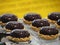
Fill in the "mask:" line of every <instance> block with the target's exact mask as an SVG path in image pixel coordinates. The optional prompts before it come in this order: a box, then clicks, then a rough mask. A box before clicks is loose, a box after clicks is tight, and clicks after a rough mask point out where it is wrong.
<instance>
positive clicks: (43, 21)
mask: <svg viewBox="0 0 60 45" xmlns="http://www.w3.org/2000/svg"><path fill="white" fill-rule="evenodd" d="M32 26H35V27H43V26H50V23H49V22H48V20H46V19H36V20H34V21H33V22H32Z"/></svg>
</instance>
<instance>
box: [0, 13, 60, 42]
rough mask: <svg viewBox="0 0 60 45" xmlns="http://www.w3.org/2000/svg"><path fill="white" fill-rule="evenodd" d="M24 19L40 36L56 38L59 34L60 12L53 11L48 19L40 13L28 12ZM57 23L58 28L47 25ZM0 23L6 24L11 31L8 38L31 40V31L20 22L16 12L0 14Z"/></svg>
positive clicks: (17, 40)
mask: <svg viewBox="0 0 60 45" xmlns="http://www.w3.org/2000/svg"><path fill="white" fill-rule="evenodd" d="M23 21H24V23H25V24H29V26H31V28H32V29H33V30H34V31H36V32H38V35H39V37H41V38H43V39H48V40H50V39H55V38H57V37H58V36H59V31H58V29H57V28H59V27H60V26H59V25H60V13H58V12H57V13H51V14H50V15H48V18H47V19H42V17H41V16H40V14H36V13H28V14H26V15H25V16H24V18H23ZM51 23H53V24H56V26H57V28H54V27H53V28H51V27H45V26H50V24H51ZM0 24H1V25H3V26H4V29H5V30H6V31H7V32H11V34H10V35H9V36H7V38H8V39H9V40H12V41H16V42H21V41H22V42H25V41H29V40H30V33H29V32H28V31H26V30H24V25H23V24H22V23H20V22H18V18H17V16H15V15H14V14H4V15H2V16H0ZM41 27H43V28H41Z"/></svg>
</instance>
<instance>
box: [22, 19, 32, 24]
mask: <svg viewBox="0 0 60 45" xmlns="http://www.w3.org/2000/svg"><path fill="white" fill-rule="evenodd" d="M23 21H24V23H26V24H31V23H32V21H27V20H25V19H23Z"/></svg>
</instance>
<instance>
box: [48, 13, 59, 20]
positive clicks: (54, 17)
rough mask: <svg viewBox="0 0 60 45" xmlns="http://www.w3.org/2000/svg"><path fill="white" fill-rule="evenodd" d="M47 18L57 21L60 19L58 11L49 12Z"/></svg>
mask: <svg viewBox="0 0 60 45" xmlns="http://www.w3.org/2000/svg"><path fill="white" fill-rule="evenodd" d="M48 19H51V20H54V21H57V20H58V19H60V13H59V12H55V13H51V14H50V15H48Z"/></svg>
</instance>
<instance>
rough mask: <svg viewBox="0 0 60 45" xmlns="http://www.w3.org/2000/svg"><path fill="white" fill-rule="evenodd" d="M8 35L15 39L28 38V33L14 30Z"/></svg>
mask: <svg viewBox="0 0 60 45" xmlns="http://www.w3.org/2000/svg"><path fill="white" fill-rule="evenodd" d="M10 35H11V36H12V37H16V38H25V37H29V36H30V33H29V32H28V31H26V30H21V29H15V30H13V31H12V32H11V34H10Z"/></svg>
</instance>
